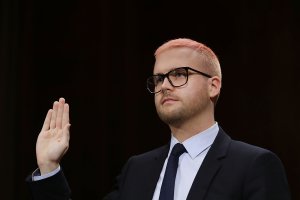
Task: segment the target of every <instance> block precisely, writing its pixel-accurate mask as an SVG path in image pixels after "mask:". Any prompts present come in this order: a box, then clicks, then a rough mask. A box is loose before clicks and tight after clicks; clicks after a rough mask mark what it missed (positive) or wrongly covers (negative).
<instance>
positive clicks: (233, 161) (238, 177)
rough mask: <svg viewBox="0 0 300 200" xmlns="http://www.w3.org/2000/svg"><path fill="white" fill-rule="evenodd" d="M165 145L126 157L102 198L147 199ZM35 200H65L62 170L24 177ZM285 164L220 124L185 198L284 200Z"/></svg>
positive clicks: (164, 154)
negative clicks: (37, 177) (47, 175)
mask: <svg viewBox="0 0 300 200" xmlns="http://www.w3.org/2000/svg"><path fill="white" fill-rule="evenodd" d="M168 151H169V145H166V146H163V147H161V148H158V149H155V150H153V151H150V152H147V153H144V154H141V155H137V156H133V157H131V158H130V159H129V160H128V162H127V163H126V165H125V166H124V168H123V171H122V173H121V175H120V176H119V177H118V178H117V182H116V185H115V187H114V189H113V191H112V192H111V193H110V194H108V195H107V196H106V197H105V198H104V200H152V197H153V194H154V190H155V187H156V184H157V181H158V178H159V175H160V172H161V170H162V167H163V164H164V161H165V159H166V157H167V155H168ZM29 185H30V188H31V191H32V194H33V197H34V199H35V200H48V199H49V200H50V199H57V200H67V199H69V198H70V190H69V188H68V185H67V182H66V180H65V178H64V176H63V174H62V172H60V173H58V174H57V175H55V176H54V177H51V178H48V180H47V179H46V180H42V181H37V182H31V181H29ZM289 199H290V194H289V189H288V183H287V179H286V175H285V172H284V168H283V166H282V164H281V161H280V160H279V159H278V157H277V156H276V155H275V154H273V153H272V152H270V151H268V150H265V149H262V148H259V147H256V146H252V145H249V144H246V143H243V142H239V141H234V140H232V139H231V138H230V137H229V136H228V135H227V134H226V133H225V132H224V131H223V130H222V129H221V128H220V131H219V133H218V135H217V137H216V139H215V141H214V143H213V145H212V146H211V148H210V150H209V152H208V153H207V155H206V157H205V159H204V161H203V163H202V165H201V167H200V169H199V171H198V173H197V175H196V177H195V180H194V182H193V184H192V187H191V189H190V192H189V194H188V197H187V200H289Z"/></svg>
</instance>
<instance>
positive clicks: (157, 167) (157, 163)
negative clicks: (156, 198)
mask: <svg viewBox="0 0 300 200" xmlns="http://www.w3.org/2000/svg"><path fill="white" fill-rule="evenodd" d="M169 147H170V145H166V146H164V147H163V148H162V150H161V151H159V152H158V153H157V154H156V155H155V156H154V158H153V159H154V162H153V163H151V164H150V166H149V167H151V169H150V170H149V171H148V174H147V181H145V182H144V185H143V188H145V189H146V191H144V193H143V199H152V197H153V194H154V191H155V188H156V184H157V182H158V179H159V176H160V173H161V170H162V167H163V165H164V162H165V159H166V158H167V156H168V152H169Z"/></svg>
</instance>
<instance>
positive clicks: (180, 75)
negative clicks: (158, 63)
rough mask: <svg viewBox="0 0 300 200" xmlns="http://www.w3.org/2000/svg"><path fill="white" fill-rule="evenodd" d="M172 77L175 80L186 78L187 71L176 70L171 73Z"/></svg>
mask: <svg viewBox="0 0 300 200" xmlns="http://www.w3.org/2000/svg"><path fill="white" fill-rule="evenodd" d="M170 75H171V76H173V77H175V78H183V77H184V78H185V77H186V71H185V70H184V69H176V70H174V71H172V72H171V73H170Z"/></svg>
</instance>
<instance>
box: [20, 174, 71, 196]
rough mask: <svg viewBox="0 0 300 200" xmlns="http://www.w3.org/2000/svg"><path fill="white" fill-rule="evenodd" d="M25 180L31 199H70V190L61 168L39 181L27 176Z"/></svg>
mask: <svg viewBox="0 0 300 200" xmlns="http://www.w3.org/2000/svg"><path fill="white" fill-rule="evenodd" d="M26 181H27V183H28V186H29V189H30V191H31V194H32V198H33V200H71V190H70V188H69V185H68V182H67V180H66V178H65V176H64V174H63V172H62V170H60V171H59V172H58V173H57V174H55V175H54V176H52V177H49V178H46V179H43V180H39V181H32V177H31V176H28V177H27V179H26Z"/></svg>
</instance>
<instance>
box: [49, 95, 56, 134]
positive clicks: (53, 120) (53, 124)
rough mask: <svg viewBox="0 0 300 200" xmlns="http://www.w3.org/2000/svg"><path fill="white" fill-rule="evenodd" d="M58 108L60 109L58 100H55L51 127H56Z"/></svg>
mask: <svg viewBox="0 0 300 200" xmlns="http://www.w3.org/2000/svg"><path fill="white" fill-rule="evenodd" d="M57 109H58V102H57V101H55V102H54V103H53V111H52V115H51V121H50V129H55V125H56V115H57Z"/></svg>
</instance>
